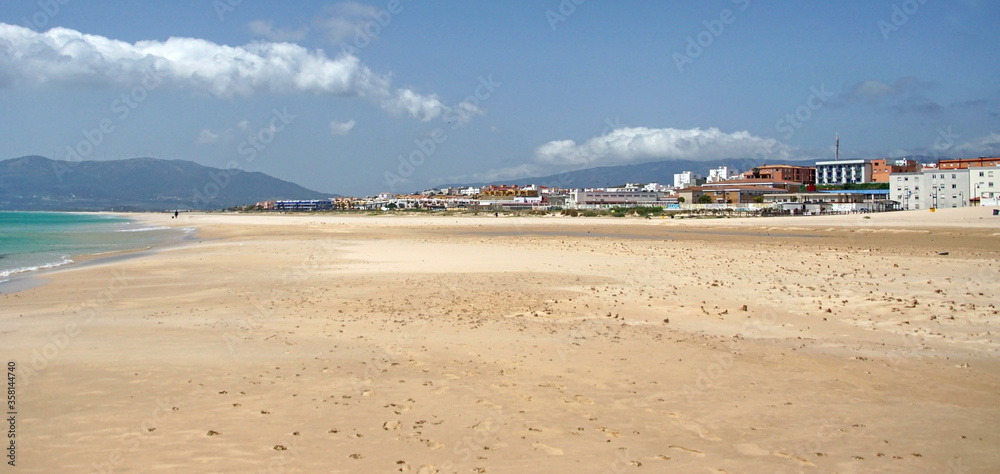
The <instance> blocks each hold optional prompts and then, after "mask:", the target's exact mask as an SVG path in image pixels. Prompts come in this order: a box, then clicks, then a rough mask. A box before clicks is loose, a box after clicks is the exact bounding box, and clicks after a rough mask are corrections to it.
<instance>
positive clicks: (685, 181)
mask: <svg viewBox="0 0 1000 474" xmlns="http://www.w3.org/2000/svg"><path fill="white" fill-rule="evenodd" d="M701 179H703V178H702V177H701V175H700V174H698V173H695V172H693V171H684V172H683V173H678V174H675V175H674V187H675V188H678V189H680V188H687V187H691V186H697V185H698V184H701V183H699V182H698V181H699V180H701Z"/></svg>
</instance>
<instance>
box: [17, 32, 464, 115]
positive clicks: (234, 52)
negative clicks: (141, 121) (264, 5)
mask: <svg viewBox="0 0 1000 474" xmlns="http://www.w3.org/2000/svg"><path fill="white" fill-rule="evenodd" d="M144 81H146V84H147V85H148V84H150V83H154V84H157V85H158V84H161V83H162V84H166V85H168V86H172V87H177V88H183V89H189V90H194V91H199V92H204V93H208V94H211V95H214V96H217V97H221V98H232V97H247V96H251V95H254V94H258V93H271V94H296V93H299V94H301V93H307V94H316V95H332V96H337V97H364V98H366V99H368V100H371V101H373V102H375V103H377V104H379V105H380V106H381V107H382V108H383V109H385V110H387V111H390V112H393V113H407V114H409V115H410V116H412V117H414V118H417V119H419V120H422V121H429V120H433V119H435V118H438V117H440V116H441V115H442V114H444V113H445V112H446V111H448V110H449V107H448V106H446V105H445V104H444V103H442V102H441V100H440V99H439V98H438V97H437V96H436V95H433V94H431V95H426V94H420V93H418V92H415V91H413V90H410V89H406V88H396V89H394V88H393V86H392V83H391V80H390V79H389V77H388V76H384V75H379V74H376V73H375V72H373V71H372V70H371V69H369V68H368V67H367V66H365V65H364V64H362V63H361V61H360V60H359V59H358V58H357V57H356V56H352V55H341V56H338V57H336V58H333V59H331V58H329V57H328V56H326V54H325V53H324V52H323V51H322V50H308V49H306V48H304V47H302V46H299V45H296V44H291V43H269V42H254V43H250V44H247V45H244V46H226V45H220V44H216V43H212V42H210V41H206V40H203V39H197V38H169V39H167V40H166V41H139V42H136V43H134V44H132V43H127V42H124V41H118V40H115V39H111V38H105V37H103V36H96V35H88V34H83V33H80V32H78V31H75V30H71V29H66V28H53V29H52V30H49V31H47V32H44V33H37V32H35V31H32V30H30V29H27V28H24V27H21V26H16V25H9V24H5V23H0V87H12V86H13V87H16V86H24V85H78V84H88V85H95V84H96V85H118V86H126V87H134V86H138V85H142V84H143V83H144ZM453 108H458V109H465V108H471V109H472V110H474V111H476V112H480V111H479V109H478V107H476V106H475V105H473V104H469V103H465V102H463V103H460V104H457V105H456V106H454V107H453Z"/></svg>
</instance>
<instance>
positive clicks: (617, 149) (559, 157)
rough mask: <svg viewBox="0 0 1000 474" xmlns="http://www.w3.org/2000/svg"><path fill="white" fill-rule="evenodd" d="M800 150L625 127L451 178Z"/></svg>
mask: <svg viewBox="0 0 1000 474" xmlns="http://www.w3.org/2000/svg"><path fill="white" fill-rule="evenodd" d="M794 152H795V149H793V148H792V147H790V146H788V145H786V144H784V143H782V142H780V141H778V140H775V139H773V138H764V137H757V136H754V135H751V134H750V132H747V131H740V132H732V133H725V132H722V131H721V130H719V129H717V128H707V129H702V128H692V129H687V130H685V129H676V128H646V127H623V128H617V129H614V130H612V131H610V132H608V133H606V134H604V135H601V136H597V137H594V138H591V139H589V140H587V141H585V142H583V143H577V142H575V141H573V140H556V141H551V142H548V143H546V144H544V145H542V146H540V147H538V148H537V149H536V150H535V156H534V158H533V159H532V161H531V162H529V163H524V164H520V165H516V166H512V167H507V168H499V169H491V170H489V171H486V172H484V173H477V174H475V175H472V176H455V177H451V178H448V180H450V181H449V182H460V181H470V180H474V181H485V182H489V181H499V180H504V179H514V178H526V177H531V176H542V175H549V174H556V173H561V172H565V171H573V170H579V169H585V168H594V167H598V166H616V165H626V164H633V163H644V162H649V161H666V160H694V161H709V160H721V159H726V158H756V159H761V160H766V161H769V162H770V161H772V160H773V161H780V160H788V159H791V158H792V157H793V154H794Z"/></svg>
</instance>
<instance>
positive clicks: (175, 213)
mask: <svg viewBox="0 0 1000 474" xmlns="http://www.w3.org/2000/svg"><path fill="white" fill-rule="evenodd" d="M177 216H178V212H177V211H174V217H172V218H171V219H176V218H177Z"/></svg>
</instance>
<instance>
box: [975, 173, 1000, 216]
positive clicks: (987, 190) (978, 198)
mask: <svg viewBox="0 0 1000 474" xmlns="http://www.w3.org/2000/svg"><path fill="white" fill-rule="evenodd" d="M998 185H1000V167H992V168H969V189H970V190H971V191H972V194H971V196H972V197H971V200H972V201H973V205H975V203H977V202H978V204H979V205H980V206H1000V186H998Z"/></svg>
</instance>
